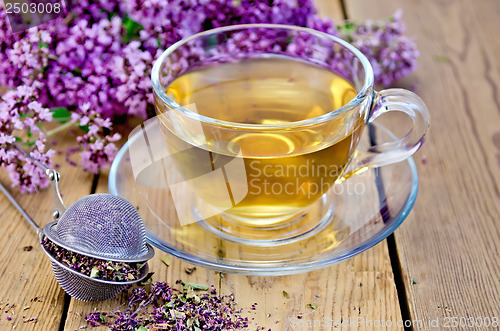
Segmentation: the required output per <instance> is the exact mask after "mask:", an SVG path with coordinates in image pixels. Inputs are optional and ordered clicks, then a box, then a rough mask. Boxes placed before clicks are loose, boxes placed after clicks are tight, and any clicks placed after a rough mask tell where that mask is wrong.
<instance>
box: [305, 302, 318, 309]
mask: <svg viewBox="0 0 500 331" xmlns="http://www.w3.org/2000/svg"><path fill="white" fill-rule="evenodd" d="M307 307H308V308H311V309H313V310H316V309H318V305H317V304H315V303H314V302H311V303H308V304H307Z"/></svg>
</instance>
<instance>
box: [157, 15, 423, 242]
mask: <svg viewBox="0 0 500 331" xmlns="http://www.w3.org/2000/svg"><path fill="white" fill-rule="evenodd" d="M152 82H153V88H154V96H155V109H156V113H157V117H156V121H157V125H156V126H154V127H155V128H157V130H156V131H158V132H153V131H155V130H154V129H152V130H150V131H151V132H149V133H148V135H149V144H150V145H151V146H153V145H161V148H152V149H151V148H149V149H150V154H151V155H152V154H155V153H156V154H155V155H154V156H153V157H152V158H153V159H162V163H161V171H162V172H164V173H165V174H166V178H167V180H168V183H166V187H168V189H169V192H170V194H171V196H172V200H173V202H174V204H175V208H176V211H177V214H178V216H179V220H180V222H181V223H184V224H187V223H192V222H199V224H200V225H201V226H202V227H204V228H205V229H207V230H209V231H211V232H213V233H215V234H216V235H218V236H220V237H224V238H226V239H229V240H232V241H235V242H243V243H248V244H253V245H268V244H273V243H276V241H277V240H279V241H281V242H289V241H291V240H297V239H298V238H304V237H305V236H308V235H312V234H314V233H315V231H318V230H319V229H321V228H322V227H324V226H325V224H327V223H328V222H330V221H331V219H332V217H333V215H334V210H332V207H331V206H332V205H333V204H332V199H334V198H335V194H334V192H333V190H332V188H333V187H334V185H335V183H336V182H337V181H339V180H344V179H345V178H347V177H349V176H351V175H355V174H357V173H360V172H362V171H363V170H366V169H369V168H370V167H379V166H383V165H387V164H390V163H395V162H399V161H402V160H405V159H407V158H408V157H410V156H411V155H412V154H414V153H415V152H416V151H417V150H418V149H419V147H420V146H421V145H422V143H423V141H424V138H425V136H426V133H427V130H428V128H429V113H428V111H427V108H426V106H425V104H424V103H423V102H422V100H421V99H420V98H419V97H418V96H417V95H415V94H414V93H412V92H410V91H406V90H403V89H388V90H383V91H380V92H376V91H375V90H374V77H373V70H372V67H371V65H370V62H369V61H368V60H367V58H366V57H365V56H364V55H363V54H362V53H361V52H360V51H358V50H357V49H356V48H355V47H353V46H352V45H350V44H349V43H347V42H346V41H344V40H342V39H339V38H337V37H335V36H331V35H328V34H325V33H322V32H319V31H315V30H312V29H308V28H302V27H296V26H285V25H275V24H247V25H234V26H228V27H222V28H217V29H213V30H209V31H205V32H201V33H199V34H196V35H194V36H191V37H189V38H187V39H184V40H181V41H180V42H178V43H176V44H174V45H172V46H171V47H169V48H168V49H167V50H166V51H165V52H163V54H162V55H161V56H160V57H159V58H158V60H157V61H156V63H155V65H154V67H153V71H152ZM388 112H402V113H404V114H406V115H407V116H408V117H409V118H410V119H411V120H412V127H411V130H410V131H409V132H408V134H406V135H405V136H404V137H403V138H401V139H399V140H395V141H392V142H387V143H384V144H381V145H376V146H372V147H371V148H370V149H369V150H367V151H359V150H357V149H356V146H357V145H358V142H359V139H360V136H361V133H362V131H363V129H364V127H365V126H366V125H367V124H368V123H371V122H373V121H374V120H375V119H377V118H378V117H379V116H380V115H382V114H385V113H388ZM148 146H149V145H148ZM152 151H153V152H152ZM154 151H157V152H154ZM153 173H154V172H153ZM153 177H154V176H153ZM152 180H153V181H154V180H155V178H153V179H152Z"/></svg>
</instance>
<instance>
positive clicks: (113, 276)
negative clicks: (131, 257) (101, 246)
mask: <svg viewBox="0 0 500 331" xmlns="http://www.w3.org/2000/svg"><path fill="white" fill-rule="evenodd" d="M42 245H43V247H45V249H46V250H47V251H48V252H49V253H50V254H51V255H52V256H53V257H54V258H55V259H56V260H57V261H59V262H61V263H63V264H65V265H67V266H68V267H69V268H71V269H73V270H75V271H77V272H79V273H81V274H84V275H86V276H89V277H92V278H98V279H102V280H112V281H132V280H136V279H138V278H139V277H140V276H141V275H142V268H143V267H144V265H145V263H125V262H113V261H106V260H101V259H96V258H93V257H90V256H85V255H81V254H78V253H75V252H71V251H68V250H67V249H64V248H62V247H60V246H57V245H56V244H54V243H53V242H52V241H50V240H48V239H47V238H44V240H43V241H42Z"/></svg>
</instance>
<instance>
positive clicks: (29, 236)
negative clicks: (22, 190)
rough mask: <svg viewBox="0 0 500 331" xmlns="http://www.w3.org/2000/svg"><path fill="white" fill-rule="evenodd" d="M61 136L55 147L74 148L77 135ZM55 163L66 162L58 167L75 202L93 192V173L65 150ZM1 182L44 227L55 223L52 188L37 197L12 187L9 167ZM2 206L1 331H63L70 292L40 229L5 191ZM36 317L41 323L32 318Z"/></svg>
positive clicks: (64, 188)
mask: <svg viewBox="0 0 500 331" xmlns="http://www.w3.org/2000/svg"><path fill="white" fill-rule="evenodd" d="M55 138H56V139H57V140H58V141H59V142H60V143H59V144H57V146H54V147H52V148H54V149H60V150H63V151H66V148H67V147H68V146H74V143H72V142H71V141H73V140H74V137H70V136H69V135H65V136H60V135H59V136H56V137H55ZM55 162H56V163H59V164H61V167H60V168H59V169H58V171H59V172H60V173H61V181H60V189H61V192H62V194H63V198H64V200H65V202H66V204H67V205H68V206H69V205H70V204H72V203H73V202H74V201H76V200H77V199H78V198H80V197H82V196H83V195H86V194H88V193H89V192H90V189H91V185H92V178H93V176H92V175H89V174H86V173H83V172H82V171H81V170H80V168H76V167H72V166H70V165H68V164H67V163H66V162H64V154H62V155H57V156H56V160H55ZM1 181H2V184H3V185H4V186H6V187H8V188H9V190H10V192H11V193H12V194H13V195H14V196H15V198H16V200H17V201H18V202H19V203H20V204H21V205H22V206H23V207H24V208H25V210H26V211H27V212H28V214H30V216H31V217H32V218H33V219H34V220H35V222H37V223H38V225H39V226H41V227H42V226H44V225H45V224H47V223H48V222H50V221H51V215H52V208H53V199H52V191H51V190H50V188H49V189H46V190H43V191H42V192H39V193H36V194H32V195H21V194H19V193H18V191H17V190H16V189H12V188H10V183H9V181H8V180H7V176H6V174H5V171H4V170H2V171H1ZM0 206H1V210H2V214H1V225H2V234H3V237H2V250H1V251H0V275H1V278H2V281H1V282H0V308H1V310H2V312H1V315H0V329H1V330H7V329H11V328H16V329H18V330H57V329H58V328H59V325H60V322H61V316H62V313H63V308H64V292H63V290H62V289H61V288H60V287H59V285H58V284H57V282H56V280H55V278H54V274H53V272H52V268H51V266H50V263H49V258H48V257H47V256H46V255H45V254H44V253H43V251H42V249H41V247H40V244H39V240H38V235H37V234H36V232H35V231H34V229H33V228H31V226H30V225H29V224H28V223H27V222H26V221H25V220H24V218H23V217H22V216H21V215H20V214H19V212H18V211H17V210H16V209H15V208H14V207H13V206H12V205H11V204H10V202H9V201H8V200H7V198H6V197H5V196H4V195H3V194H0ZM5 311H8V312H5ZM8 316H9V317H10V318H11V320H10V321H9V320H8V319H7V317H8ZM30 318H35V319H36V320H37V321H36V322H35V321H33V320H32V321H28V320H29V319H30ZM25 321H26V322H25Z"/></svg>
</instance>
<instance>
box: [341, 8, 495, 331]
mask: <svg viewBox="0 0 500 331" xmlns="http://www.w3.org/2000/svg"><path fill="white" fill-rule="evenodd" d="M398 7H402V8H403V9H404V11H405V14H404V21H405V22H406V23H407V25H408V33H409V34H410V35H413V36H415V38H416V40H417V43H418V48H419V50H420V52H421V57H420V59H419V69H418V70H417V71H416V73H414V74H413V75H411V76H410V77H408V78H407V79H405V81H403V82H399V83H398V85H403V86H411V85H413V84H416V85H417V86H418V88H417V93H418V94H419V95H420V96H421V97H422V98H423V99H424V101H425V102H426V103H427V105H428V107H429V109H430V112H431V117H432V128H431V134H430V137H429V139H428V141H427V143H426V145H424V148H423V149H422V151H420V152H419V154H418V156H417V157H416V159H417V160H418V159H419V158H420V157H422V156H423V155H425V156H426V158H427V163H426V164H425V165H424V164H418V168H419V174H420V190H419V197H418V199H417V203H416V205H415V208H414V210H413V212H412V213H411V214H410V216H409V218H408V220H407V221H406V222H405V223H404V224H403V225H402V227H401V228H400V229H399V230H397V231H396V242H397V250H398V255H399V258H400V262H401V265H402V273H403V280H404V284H405V291H406V296H407V297H408V305H409V311H410V317H411V318H412V319H415V320H422V321H423V328H418V329H429V322H431V321H432V322H434V321H435V320H436V319H438V321H439V323H441V324H440V327H441V328H443V323H444V322H445V321H446V319H447V318H448V319H449V318H450V317H458V318H460V317H463V318H470V317H473V318H476V317H478V318H481V317H483V318H484V317H490V318H492V317H497V318H500V277H499V276H498V275H499V274H500V223H499V220H500V143H499V140H500V138H496V137H500V96H499V92H498V91H499V86H500V62H499V61H498V53H499V52H500V39H499V38H498V31H500V21H499V20H498V17H499V14H500V3H499V2H498V1H487V0H479V1H474V2H471V1H414V0H404V1H401V0H384V1H377V2H376V3H375V2H373V1H369V0H348V1H347V11H348V14H349V16H350V17H351V18H353V19H355V20H363V19H367V18H383V17H386V16H388V15H390V14H391V13H392V12H393V11H394V10H395V9H396V8H398ZM418 163H420V162H418ZM476 325H477V324H476ZM471 326H474V324H471V325H468V326H467V327H465V328H464V327H462V328H460V329H473V327H471ZM483 329H484V328H483Z"/></svg>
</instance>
